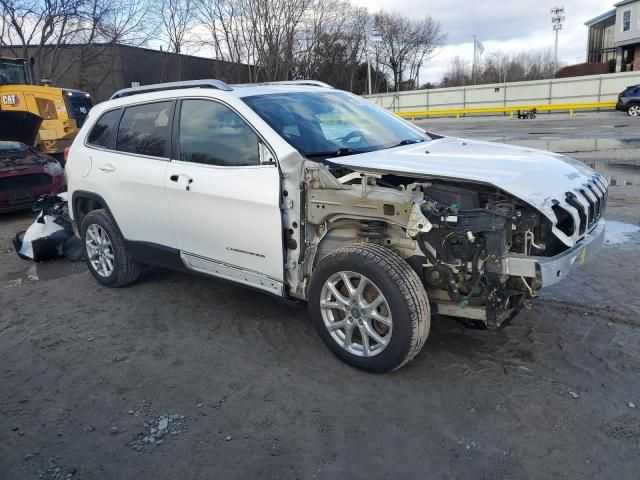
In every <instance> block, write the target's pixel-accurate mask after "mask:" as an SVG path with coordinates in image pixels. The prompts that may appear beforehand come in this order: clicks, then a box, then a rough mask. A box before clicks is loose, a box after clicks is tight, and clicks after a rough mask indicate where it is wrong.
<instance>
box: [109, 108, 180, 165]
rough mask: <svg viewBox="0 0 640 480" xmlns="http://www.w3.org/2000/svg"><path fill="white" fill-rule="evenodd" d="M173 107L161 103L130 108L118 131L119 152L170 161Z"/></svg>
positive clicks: (123, 117)
mask: <svg viewBox="0 0 640 480" xmlns="http://www.w3.org/2000/svg"><path fill="white" fill-rule="evenodd" d="M172 104H173V102H158V103H147V104H144V105H135V106H133V107H128V108H126V109H125V111H124V114H123V115H122V120H120V126H119V127H118V139H117V141H116V150H118V151H121V152H130V153H137V154H140V155H149V156H152V157H168V156H169V155H168V150H169V138H170V136H171V122H170V119H171V106H172Z"/></svg>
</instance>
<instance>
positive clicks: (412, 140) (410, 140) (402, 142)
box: [389, 138, 425, 148]
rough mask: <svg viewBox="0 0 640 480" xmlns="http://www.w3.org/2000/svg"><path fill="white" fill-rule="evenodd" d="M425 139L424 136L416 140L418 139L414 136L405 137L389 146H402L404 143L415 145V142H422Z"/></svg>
mask: <svg viewBox="0 0 640 480" xmlns="http://www.w3.org/2000/svg"><path fill="white" fill-rule="evenodd" d="M424 141H425V139H424V138H422V139H420V140H416V139H413V138H405V139H404V140H401V141H399V142H398V143H396V144H395V145H391V146H390V147H389V148H394V147H402V146H404V145H413V144H414V143H422V142H424Z"/></svg>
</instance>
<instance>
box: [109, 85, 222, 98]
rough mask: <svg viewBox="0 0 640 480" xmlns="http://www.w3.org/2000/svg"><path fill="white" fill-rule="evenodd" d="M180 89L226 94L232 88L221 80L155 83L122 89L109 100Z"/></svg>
mask: <svg viewBox="0 0 640 480" xmlns="http://www.w3.org/2000/svg"><path fill="white" fill-rule="evenodd" d="M181 88H215V89H217V90H224V91H227V92H228V91H231V90H233V88H231V87H230V86H229V85H227V84H226V83H224V82H223V81H222V80H187V81H184V82H168V83H155V84H153V85H144V86H142V87H131V88H123V89H122V90H118V91H117V92H116V93H114V94H113V95H111V97H110V98H109V100H113V99H115V98H122V97H130V96H131V95H138V94H139V93H149V92H162V91H164V90H178V89H181Z"/></svg>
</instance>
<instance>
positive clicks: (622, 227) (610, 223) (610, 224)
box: [604, 220, 640, 245]
mask: <svg viewBox="0 0 640 480" xmlns="http://www.w3.org/2000/svg"><path fill="white" fill-rule="evenodd" d="M638 232H640V226H638V225H633V224H631V223H624V222H618V221H616V220H607V230H606V232H605V235H604V242H605V243H606V244H607V245H617V244H620V243H626V242H630V241H632V240H633V239H634V237H636V235H635V234H637V233H638Z"/></svg>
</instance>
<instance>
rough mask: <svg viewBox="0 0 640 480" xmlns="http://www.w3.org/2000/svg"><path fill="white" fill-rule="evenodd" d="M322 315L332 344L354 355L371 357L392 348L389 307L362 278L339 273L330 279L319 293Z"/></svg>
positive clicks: (367, 279) (379, 294)
mask: <svg viewBox="0 0 640 480" xmlns="http://www.w3.org/2000/svg"><path fill="white" fill-rule="evenodd" d="M320 312H321V314H322V319H323V321H324V325H325V327H326V328H327V330H328V331H329V333H330V335H331V337H332V338H333V340H335V342H336V343H337V344H338V345H340V346H341V347H342V348H343V349H345V350H346V351H347V352H349V353H351V354H353V355H357V356H360V357H372V356H375V355H378V354H380V353H381V352H383V351H384V349H385V348H386V347H387V346H388V345H389V341H390V340H391V333H392V327H393V321H392V318H391V309H390V308H389V303H388V302H387V299H386V298H385V297H384V295H383V294H382V292H381V291H380V289H379V288H378V287H377V286H376V284H375V283H373V282H372V281H371V280H370V279H369V278H367V277H365V276H364V275H362V274H359V273H355V272H338V273H335V274H334V275H332V276H331V277H329V278H328V279H327V280H326V281H325V283H324V285H323V286H322V291H321V293H320Z"/></svg>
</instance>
